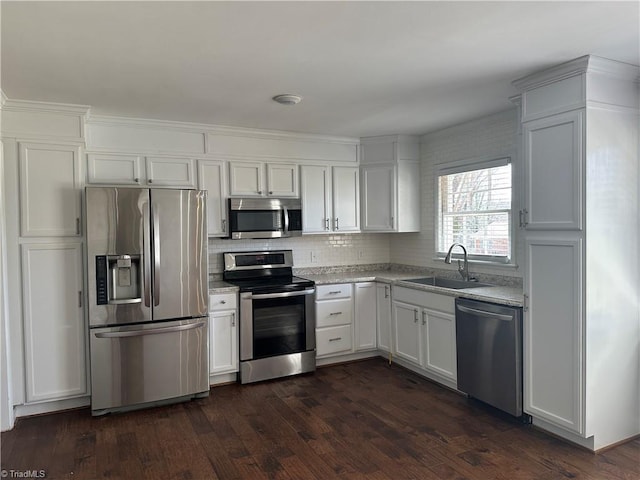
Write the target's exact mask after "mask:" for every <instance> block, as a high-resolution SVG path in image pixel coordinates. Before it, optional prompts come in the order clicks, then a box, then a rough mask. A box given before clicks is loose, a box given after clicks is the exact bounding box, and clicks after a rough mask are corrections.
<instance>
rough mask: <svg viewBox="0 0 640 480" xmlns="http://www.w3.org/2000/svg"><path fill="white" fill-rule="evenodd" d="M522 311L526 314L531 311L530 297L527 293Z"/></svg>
mask: <svg viewBox="0 0 640 480" xmlns="http://www.w3.org/2000/svg"><path fill="white" fill-rule="evenodd" d="M522 310H524V311H525V312H527V311H529V295H527V294H526V293H525V294H524V295H523V301H522Z"/></svg>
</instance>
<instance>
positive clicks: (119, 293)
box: [96, 255, 142, 305]
mask: <svg viewBox="0 0 640 480" xmlns="http://www.w3.org/2000/svg"><path fill="white" fill-rule="evenodd" d="M96 298H97V303H98V305H119V304H128V303H140V302H141V301H142V269H141V265H140V255H98V256H96Z"/></svg>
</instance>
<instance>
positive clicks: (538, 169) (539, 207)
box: [521, 110, 584, 230]
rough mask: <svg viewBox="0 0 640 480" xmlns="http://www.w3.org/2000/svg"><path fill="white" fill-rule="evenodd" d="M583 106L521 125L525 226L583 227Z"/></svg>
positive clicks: (550, 227)
mask: <svg viewBox="0 0 640 480" xmlns="http://www.w3.org/2000/svg"><path fill="white" fill-rule="evenodd" d="M583 117H584V112H583V111H582V110H576V111H571V112H567V113H561V114H557V115H553V116H550V117H546V118H542V119H539V120H533V121H531V122H527V123H525V124H524V125H523V129H522V132H523V136H524V152H525V155H524V168H525V207H524V210H523V212H522V214H521V215H522V222H523V223H524V226H525V227H526V228H527V229H528V230H581V229H582V170H583V169H582V165H583V141H584V140H583V138H584V137H583V130H584V126H583Z"/></svg>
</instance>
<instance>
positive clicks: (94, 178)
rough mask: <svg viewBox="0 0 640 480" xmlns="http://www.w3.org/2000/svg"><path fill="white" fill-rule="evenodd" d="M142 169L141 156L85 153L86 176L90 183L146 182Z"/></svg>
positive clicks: (125, 183)
mask: <svg viewBox="0 0 640 480" xmlns="http://www.w3.org/2000/svg"><path fill="white" fill-rule="evenodd" d="M143 171H144V168H143V164H142V157H140V156H138V155H119V154H118V155H115V154H95V153H90V154H89V155H87V177H88V182H89V183H91V184H96V185H101V184H105V185H114V184H115V185H140V183H144V182H146V176H145V177H143V176H142V173H143ZM145 175H146V174H145Z"/></svg>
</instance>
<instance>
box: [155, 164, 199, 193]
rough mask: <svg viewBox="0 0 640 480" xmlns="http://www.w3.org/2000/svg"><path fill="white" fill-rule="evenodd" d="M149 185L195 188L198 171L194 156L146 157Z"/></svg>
mask: <svg viewBox="0 0 640 480" xmlns="http://www.w3.org/2000/svg"><path fill="white" fill-rule="evenodd" d="M145 163H146V166H147V185H149V186H158V187H184V188H195V186H196V171H195V166H194V163H195V162H194V160H193V159H192V158H179V157H146V159H145Z"/></svg>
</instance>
